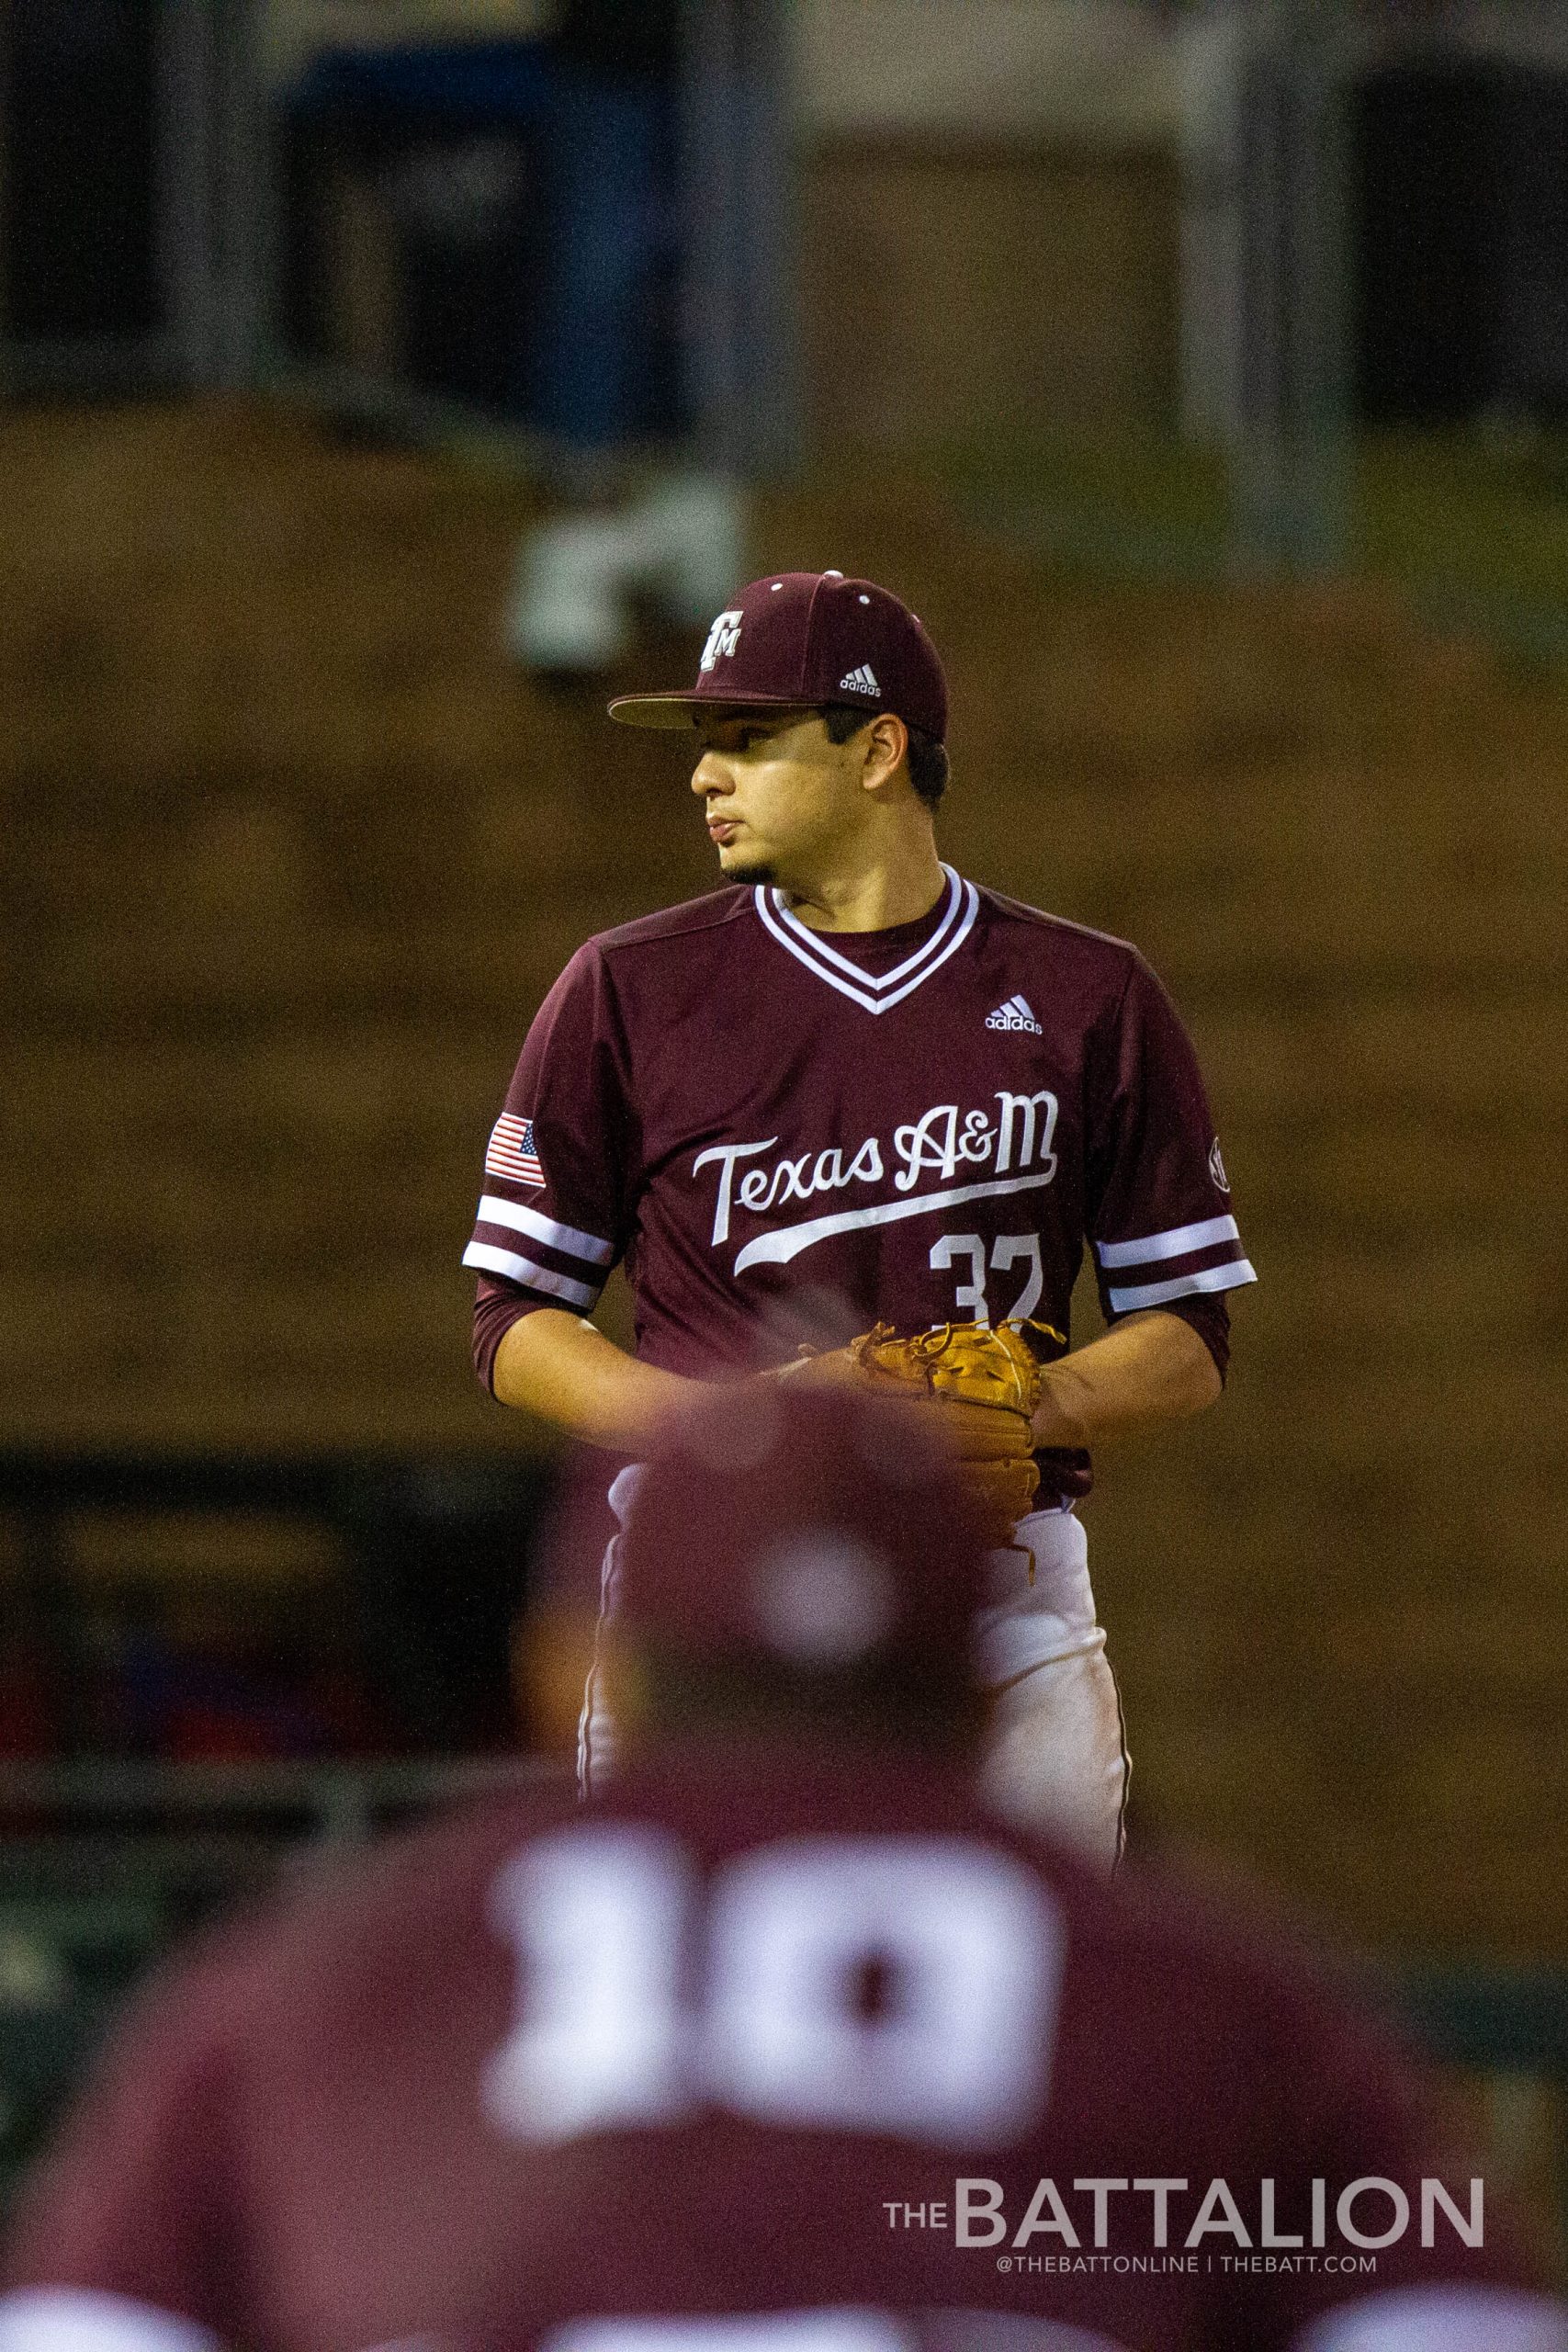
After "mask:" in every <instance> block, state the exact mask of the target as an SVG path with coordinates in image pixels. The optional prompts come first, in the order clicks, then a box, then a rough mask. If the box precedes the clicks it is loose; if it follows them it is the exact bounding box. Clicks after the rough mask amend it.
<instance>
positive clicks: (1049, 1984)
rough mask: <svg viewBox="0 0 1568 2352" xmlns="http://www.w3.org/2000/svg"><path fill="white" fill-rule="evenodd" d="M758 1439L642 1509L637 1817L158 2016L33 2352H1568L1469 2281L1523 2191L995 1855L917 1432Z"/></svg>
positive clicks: (946, 1548)
mask: <svg viewBox="0 0 1568 2352" xmlns="http://www.w3.org/2000/svg"><path fill="white" fill-rule="evenodd" d="M747 1402H748V1405H749V1407H750V1409H749V1411H748V1412H747V1414H746V1416H745V1417H744V1419H739V1418H738V1417H737V1414H736V1411H735V1404H736V1399H735V1397H734V1396H733V1395H729V1396H727V1397H719V1398H716V1399H715V1400H713V1401H711V1402H710V1403H708V1404H706V1405H705V1406H704V1407H703V1408H701V1409H700V1410H698V1411H696V1412H694V1413H693V1414H692V1415H691V1416H690V1417H688V1418H687V1419H685V1420H684V1422H683V1424H682V1426H680V1427H679V1428H678V1429H677V1430H675V1431H674V1432H673V1433H672V1436H671V1438H670V1439H669V1440H667V1441H666V1442H665V1443H664V1446H663V1449H662V1450H661V1451H660V1453H658V1454H657V1455H656V1457H655V1459H654V1462H653V1464H652V1466H651V1467H650V1468H649V1470H648V1471H647V1472H646V1473H645V1474H644V1476H643V1478H642V1480H641V1482H640V1486H639V1490H638V1492H637V1494H636V1495H635V1497H634V1498H632V1500H631V1503H630V1505H629V1507H628V1517H627V1526H626V1534H625V1539H624V1544H623V1556H622V1564H621V1565H622V1572H623V1577H624V1596H623V1597H624V1604H625V1606H624V1612H623V1615H622V1619H621V1628H620V1633H619V1634H618V1636H617V1648H616V1654H615V1661H614V1663H615V1671H616V1674H617V1678H618V1680H619V1685H620V1688H619V1691H618V1694H617V1695H618V1699H619V1702H620V1705H621V1709H622V1713H623V1715H624V1718H625V1720H626V1724H627V1726H628V1731H632V1730H634V1729H635V1731H636V1735H637V1736H636V1738H635V1740H634V1742H633V1747H632V1754H631V1756H630V1758H629V1759H628V1769H627V1770H626V1772H625V1774H624V1775H623V1776H622V1777H621V1779H620V1780H619V1781H617V1783H616V1785H615V1789H614V1792H613V1793H612V1794H611V1795H610V1796H609V1797H608V1798H607V1799H605V1800H603V1801H598V1802H595V1803H594V1804H591V1805H590V1806H589V1807H588V1808H587V1809H586V1810H581V1811H580V1810H578V1809H577V1808H576V1806H575V1805H573V1804H570V1800H564V1799H563V1801H562V1802H561V1803H560V1804H550V1803H547V1802H546V1803H541V1802H539V1801H538V1800H536V1799H530V1798H528V1797H525V1796H508V1797H505V1798H500V1799H493V1800H491V1801H488V1802H486V1803H485V1804H481V1805H479V1806H476V1807H474V1808H472V1809H471V1810H468V1811H466V1812H464V1813H462V1814H461V1815H457V1816H455V1817H453V1818H451V1819H448V1820H446V1821H445V1822H443V1823H441V1824H439V1825H437V1826H434V1827H432V1828H428V1829H426V1830H424V1831H423V1832H422V1833H421V1834H419V1835H418V1836H416V1837H414V1838H411V1839H407V1840H404V1841H400V1842H399V1843H397V1844H395V1845H391V1846H389V1847H387V1848H385V1849H382V1850H381V1851H380V1852H379V1853H378V1854H377V1855H375V1856H374V1857H372V1858H371V1859H370V1860H369V1861H368V1863H367V1864H366V1865H364V1866H361V1867H359V1868H357V1869H356V1870H355V1871H354V1872H353V1873H352V1874H351V1875H348V1876H346V1877H344V1878H343V1879H342V1880H340V1881H338V1882H337V1883H335V1884H334V1885H333V1886H329V1887H325V1888H319V1889H317V1890H315V1891H313V1892H310V1893H305V1894H299V1895H298V1896H296V1897H295V1898H294V1899H293V1900H292V1901H290V1902H289V1903H288V1904H287V1905H283V1906H282V1907H280V1909H279V1910H278V1911H277V1912H276V1914H275V1915H274V1916H273V1917H271V1918H269V1919H267V1920H265V1922H262V1923H260V1924H256V1925H252V1926H249V1927H243V1928H236V1929H233V1930H231V1932H230V1933H229V1934H228V1935H227V1936H226V1937H225V1938H224V1939H222V1940H221V1941H220V1942H219V1943H218V1944H217V1945H216V1946H215V1947H214V1948H213V1949H212V1950H210V1951H209V1952H208V1953H207V1954H206V1956H205V1957H203V1958H201V1959H198V1960H197V1961H196V1962H194V1963H192V1964H190V1965H188V1966H187V1967H186V1969H185V1970H184V1971H183V1972H182V1973H180V1974H179V1975H178V1976H177V1977H176V1978H175V1980H174V1981H173V1982H171V1983H168V1984H166V1985H164V1986H163V1987H161V1988H160V1989H158V1990H156V1991H155V1992H154V1993H153V1994H152V1996H151V1997H150V1998H149V1999H147V2000H146V2001H145V2002H144V2003H143V2004H142V2006H141V2010H140V2014H139V2015H138V2016H137V2017H136V2018H134V2020H133V2021H132V2022H131V2023H130V2025H129V2027H128V2028H127V2029H126V2030H125V2031H124V2033H123V2034H122V2036H121V2038H120V2040H119V2043H118V2049H117V2050H116V2052H115V2053H114V2055H113V2057H112V2059H111V2060H110V2062H109V2064H108V2065H107V2068H106V2069H105V2071H104V2073H103V2074H102V2075H101V2077H100V2079H99V2081H98V2082H97V2083H96V2086H94V2088H93V2089H92V2091H91V2092H90V2093H89V2095H88V2097H87V2098H86V2099H85V2102H84V2104H83V2106H82V2107H81V2109H80V2110H79V2112H78V2114H77V2116H76V2118H75V2120H74V2121H73V2124H72V2125H71V2127H70V2129H69V2131H67V2133H66V2136H65V2138H64V2141H63V2143H62V2145H61V2147H60V2148H59V2150H58V2152H57V2153H56V2154H55V2156H54V2158H53V2160H52V2162H51V2164H50V2165H48V2166H47V2167H46V2168H45V2169H44V2170H43V2172H42V2173H41V2174H40V2175H39V2177H38V2178H37V2179H36V2181H35V2183H34V2186H33V2188H32V2192H31V2196H30V2199H29V2200H28V2205H27V2208H26V2210H25V2211H24V2212H23V2214H22V2216H21V2219H20V2222H19V2225H18V2228H17V2235H16V2240H15V2245H14V2247H13V2249H12V2254H11V2257H10V2265H9V2292H8V2294H7V2295H6V2298H5V2299H4V2300H3V2301H0V2352H206V2347H210V2346H234V2347H241V2346H243V2347H245V2352H368V2347H370V2346H381V2347H392V2346H402V2347H408V2352H412V2347H414V2346H419V2347H430V2348H431V2352H436V2347H439V2348H440V2352H469V2348H470V2347H471V2348H472V2352H479V2347H485V2352H523V2347H532V2346H538V2347H550V2352H1115V2347H1117V2346H1122V2347H1124V2352H1197V2348H1198V2347H1214V2352H1218V2347H1221V2346H1224V2347H1229V2352H1242V2347H1245V2352H1273V2347H1281V2352H1282V2347H1285V2346H1292V2347H1294V2352H1426V2347H1438V2346H1441V2347H1442V2352H1563V2347H1564V2346H1568V2321H1565V2318H1564V2315H1563V2313H1562V2312H1560V2311H1559V2310H1557V2309H1556V2308H1555V2307H1554V2306H1552V2305H1551V2304H1550V2303H1548V2302H1547V2301H1544V2300H1543V2299H1541V2298H1540V2297H1538V2296H1535V2295H1533V2294H1531V2293H1529V2291H1527V2290H1525V2289H1524V2287H1523V2286H1522V2285H1521V2284H1519V2283H1518V2281H1517V2276H1516V2275H1515V2274H1513V2273H1512V2272H1511V2270H1510V2266H1509V2264H1508V2261H1507V2259H1506V2256H1502V2255H1501V2254H1500V2252H1499V2250H1498V2248H1497V2247H1496V2245H1477V2246H1468V2245H1464V2244H1463V2243H1461V2236H1460V2234H1459V2233H1456V2231H1455V2230H1454V2229H1453V2228H1452V2227H1451V2226H1450V2223H1449V2221H1448V2219H1447V2218H1446V2217H1444V2218H1443V2220H1442V2221H1441V2223H1440V2226H1439V2227H1438V2231H1437V2233H1436V2236H1435V2243H1433V2244H1431V2245H1428V2246H1426V2247H1423V2245H1422V2244H1421V2242H1420V2239H1421V2233H1420V2229H1419V2222H1418V2220H1417V2219H1416V2218H1415V2217H1416V2216H1418V2215H1419V2214H1420V2212H1421V2211H1422V2188H1421V2184H1422V2181H1423V2180H1424V2179H1427V2178H1441V2179H1442V2180H1443V2187H1444V2190H1445V2193H1446V2194H1447V2195H1448V2196H1450V2198H1451V2199H1453V2200H1454V2202H1455V2204H1457V2206H1458V2207H1459V2208H1460V2209H1461V2210H1462V2211H1465V2212H1466V2213H1469V2212H1471V2211H1472V2195H1471V2189H1470V2184H1469V2183H1468V2181H1465V2180H1461V2179H1460V2178H1456V2177H1454V2175H1453V2173H1452V2171H1451V2170H1450V2171H1449V2172H1448V2174H1447V2177H1446V2178H1443V2176H1444V2173H1445V2167H1444V2166H1443V2165H1442V2164H1441V2162H1440V2161H1439V2160H1438V2156H1437V2154H1436V2153H1435V2151H1434V2149H1433V2146H1432V2144H1431V2143H1429V2141H1428V2139H1427V2136H1426V2134H1425V2131H1424V2129H1423V2126H1422V2124H1421V2122H1420V2120H1419V2117H1418V2113H1417V2109H1416V2103H1415V2102H1414V2100H1413V2098H1412V2097H1411V2094H1410V2092H1409V2089H1408V2086H1407V2085H1406V2084H1405V2082H1404V2079H1403V2077H1402V2075H1401V2074H1400V2072H1399V2070H1398V2067H1397V2065H1396V2064H1393V2062H1391V2060H1390V2058H1389V2057H1388V2055H1387V2053H1386V2052H1384V2051H1383V2050H1382V2047H1381V2045H1380V2044H1379V2043H1378V2042H1377V2041H1376V2038H1375V2037H1374V2036H1372V2035H1371V2034H1369V2033H1367V2032H1365V2031H1363V2030H1362V2029H1361V2028H1359V2026H1357V2025H1356V2024H1355V2023H1353V2022H1352V2021H1351V2020H1349V2019H1348V2018H1345V2017H1343V2016H1341V2015H1339V2014H1338V2013H1337V2011H1336V2010H1335V2009H1334V2008H1333V2007H1331V2006H1325V2004H1324V2003H1323V2001H1322V2000H1321V1998H1320V1996H1318V1995H1317V1994H1316V1993H1315V1992H1314V1990H1313V1989H1311V1988H1310V1987H1309V1986H1308V1985H1304V1984H1303V1983H1299V1982H1297V1981H1296V1980H1295V1979H1294V1978H1292V1976H1291V1974H1290V1973H1288V1972H1286V1971H1284V1970H1282V1969H1280V1967H1279V1966H1278V1965H1276V1964H1275V1963H1274V1962H1272V1961H1270V1960H1269V1958H1268V1956H1267V1955H1265V1954H1262V1953H1259V1952H1258V1951H1254V1950H1252V1949H1250V1948H1249V1947H1248V1945H1247V1942H1246V1941H1245V1940H1244V1939H1236V1938H1235V1937H1234V1936H1230V1935H1226V1934H1220V1933H1215V1932H1213V1931H1211V1930H1208V1929H1205V1928H1199V1927H1195V1926H1193V1925H1192V1924H1191V1922H1190V1910H1191V1905H1190V1902H1187V1903H1184V1904H1180V1905H1177V1904H1175V1903H1173V1902H1171V1901H1170V1900H1169V1899H1168V1898H1166V1897H1164V1896H1161V1895H1159V1894H1152V1893H1140V1892H1139V1891H1137V1890H1136V1889H1135V1888H1134V1887H1130V1886H1128V1885H1126V1884H1124V1883H1123V1884H1119V1885H1117V1884H1113V1885H1107V1884H1106V1883H1103V1882H1102V1881H1101V1879H1100V1877H1099V1876H1098V1875H1097V1874H1094V1873H1092V1872H1091V1871H1089V1869H1088V1868H1087V1866H1085V1865H1084V1864H1082V1863H1080V1862H1078V1861H1076V1860H1072V1859H1070V1858H1069V1857H1068V1856H1067V1855H1066V1854H1065V1853H1064V1854H1061V1855H1056V1854H1054V1853H1052V1852H1050V1851H1049V1850H1047V1849H1043V1848H1040V1847H1037V1846H1035V1845H1033V1844H1032V1843H1031V1842H1030V1841H1029V1840H1027V1839H1026V1838H1022V1837H1021V1836H1019V1835H1018V1834H1016V1833H1015V1832H1013V1831H1011V1830H1010V1829H1006V1828H1004V1827H1002V1826H1000V1825H999V1824H998V1822H997V1821H995V1820H993V1819H992V1818H990V1817H988V1816H987V1814H986V1813H984V1812H983V1811H982V1810H981V1809H980V1808H979V1807H978V1806H977V1805H976V1803H975V1802H974V1800H973V1799H972V1797H971V1795H970V1793H969V1791H970V1785H971V1781H972V1779H973V1773H974V1764H975V1757H976V1735H977V1729H978V1713H979V1710H978V1703H977V1700H976V1691H975V1689H974V1687H973V1685H972V1684H971V1682H970V1680H969V1678H968V1677H967V1675H966V1673H965V1672H964V1667H963V1658H964V1646H965V1641H966V1635H967V1631H968V1627H969V1622H970V1619H971V1617H972V1615H973V1611H974V1609H975V1606H976V1600H977V1598H978V1590H979V1582H980V1577H981V1571H982V1552H981V1544H980V1541H979V1539H978V1537H977V1535H976V1529H975V1526H974V1524H973V1522H970V1521H967V1520H966V1516H965V1514H966V1511H967V1509H968V1506H967V1504H966V1503H965V1502H964V1499H963V1498H962V1497H961V1496H960V1494H959V1492H958V1491H957V1489H956V1488H955V1487H952V1486H950V1485H949V1483H948V1477H949V1475H950V1474H948V1473H947V1472H946V1471H945V1470H944V1469H943V1467H942V1464H940V1463H936V1464H932V1462H931V1460H930V1458H929V1451H928V1449H926V1448H923V1447H922V1448H916V1447H914V1446H912V1445H911V1443H910V1431H909V1428H908V1412H909V1409H910V1408H908V1407H903V1408H899V1407H896V1406H890V1405H886V1404H878V1403H876V1402H874V1401H867V1400H864V1399H861V1398H858V1397H843V1398H838V1397H826V1396H824V1395H822V1394H821V1393H812V1392H810V1391H807V1392H793V1391H791V1390H790V1389H789V1388H788V1387H786V1386H781V1385H776V1384H763V1385H762V1394H761V1396H760V1397H756V1398H749V1399H748V1400H747ZM741 1432H743V1433H744V1434H743V1436H742V1435H741V1434H740V1433H741ZM1314 2181H1316V2182H1321V2183H1323V2188H1322V2189H1321V2191H1317V2192H1314V2186H1313V2184H1314ZM1352 2184H1359V2188H1357V2190H1356V2194H1357V2195H1359V2197H1360V2199H1362V2201H1361V2202H1360V2203H1359V2204H1356V2203H1353V2204H1352V2207H1351V2211H1352V2212H1353V2215H1354V2219H1355V2225H1356V2226H1357V2227H1358V2228H1359V2230H1360V2231H1361V2232H1362V2233H1363V2235H1362V2238H1361V2241H1360V2243H1361V2245H1365V2243H1366V2241H1367V2239H1368V2238H1369V2237H1371V2236H1372V2235H1373V2233H1377V2237H1378V2242H1379V2244H1380V2251H1379V2252H1378V2253H1377V2254H1376V2256H1375V2257H1372V2259H1373V2261H1374V2262H1375V2268H1373V2269H1372V2270H1371V2271H1369V2270H1368V2269H1367V2268H1366V2267H1364V2266H1365V2265H1366V2263H1367V2261H1368V2259H1369V2257H1368V2256H1366V2255H1365V2254H1364V2253H1363V2252H1360V2251H1359V2250H1356V2251H1352V2249H1351V2247H1349V2246H1348V2245H1347V2243H1346V2238H1345V2235H1344V2234H1343V2233H1341V2232H1340V2231H1339V2228H1338V2224H1337V2216H1338V2214H1339V2212H1340V2211H1341V2199H1343V2197H1344V2194H1345V2192H1346V2191H1347V2189H1348V2188H1351V2186H1352ZM1400 2199H1407V2200H1408V2204H1409V2211H1410V2213H1411V2215H1412V2217H1413V2218H1412V2222H1411V2226H1410V2227H1409V2228H1408V2229H1407V2230H1405V2231H1404V2232H1394V2233H1392V2234H1390V2235H1387V2236H1385V2235H1384V2234H1383V2233H1384V2230H1385V2224H1386V2220H1387V2215H1388V2212H1389V2211H1390V2208H1391V2207H1393V2208H1394V2209H1395V2210H1397V2203H1398V2200H1400ZM1260 2207H1261V2211H1262V2213H1263V2214H1264V2215H1265V2216H1267V2217H1269V2218H1268V2219H1267V2221H1266V2222H1265V2223H1264V2225H1263V2226H1264V2228H1265V2230H1266V2231H1268V2232H1269V2233H1271V2234H1270V2235H1269V2237H1268V2238H1267V2239H1266V2240H1265V2239H1263V2238H1260V2236H1259V2211H1260ZM1320 2209H1321V2214H1323V2215H1326V2217H1327V2220H1326V2231H1325V2229H1324V2228H1320V2227H1319V2226H1318V2224H1317V2220H1316V2219H1315V2218H1314V2217H1318V2216H1319V2215H1320ZM961 2212H963V2213H964V2214H965V2215H966V2216H967V2217H968V2218H967V2219H966V2221H965V2222H964V2224H963V2226H962V2227H960V2225H959V2222H958V2216H959V2214H960V2213H961ZM917 2213H918V2214H919V2216H920V2221H919V2223H918V2224H917V2223H913V2222H911V2216H913V2215H915V2214H917ZM1232 2214H1234V2216H1235V2223H1234V2226H1232V2225H1231V2221H1230V2216H1231V2215H1232ZM1194 2231H1196V2232H1197V2234H1196V2235H1195V2236H1194V2235H1193V2234H1192V2233H1193V2232H1194ZM1238 2233H1239V2234H1238ZM1287 2233H1293V2236H1292V2235H1290V2234H1287ZM1303 2241H1304V2242H1305V2244H1306V2245H1309V2246H1311V2247H1313V2248H1314V2249H1315V2248H1318V2247H1319V2246H1320V2245H1321V2249H1322V2250H1321V2251H1314V2252H1313V2253H1312V2254H1311V2255H1310V2256H1292V2257H1290V2258H1284V2257H1280V2256H1277V2255H1269V2256H1267V2257H1265V2256H1255V2257H1250V2256H1247V2255H1245V2254H1244V2253H1243V2251H1242V2249H1243V2247H1244V2246H1257V2245H1259V2244H1261V2243H1265V2242H1267V2243H1269V2244H1271V2245H1291V2244H1294V2243H1301V2242H1303ZM1014 2249H1018V2250H1017V2251H1016V2252H1015V2251H1014ZM1347 2256H1349V2261H1348V2262H1347ZM1350 2264H1354V2266H1355V2267H1350ZM1227 2266H1228V2267H1227ZM998 2331H1005V2335H1004V2334H1001V2333H998Z"/></svg>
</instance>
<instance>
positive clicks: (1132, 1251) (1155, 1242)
mask: <svg viewBox="0 0 1568 2352" xmlns="http://www.w3.org/2000/svg"><path fill="white" fill-rule="evenodd" d="M1240 1239H1241V1234H1240V1231H1239V1230H1238V1228H1237V1226H1236V1221H1235V1217H1234V1216H1211V1217H1206V1218H1205V1219H1204V1220H1203V1222H1202V1224H1201V1225H1173V1226H1172V1227H1170V1228H1169V1230H1168V1232H1165V1233H1146V1234H1145V1236H1144V1238H1143V1239H1142V1240H1141V1241H1097V1242H1096V1243H1095V1245H1094V1254H1095V1256H1096V1257H1097V1258H1098V1259H1099V1260H1100V1264H1101V1265H1102V1266H1146V1265H1152V1264H1153V1262H1154V1261H1155V1260H1156V1258H1185V1257H1186V1255H1187V1252H1188V1251H1189V1250H1207V1249H1209V1248H1210V1247H1211V1246H1212V1245H1213V1243H1214V1242H1216V1241H1239V1240H1240Z"/></svg>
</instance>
